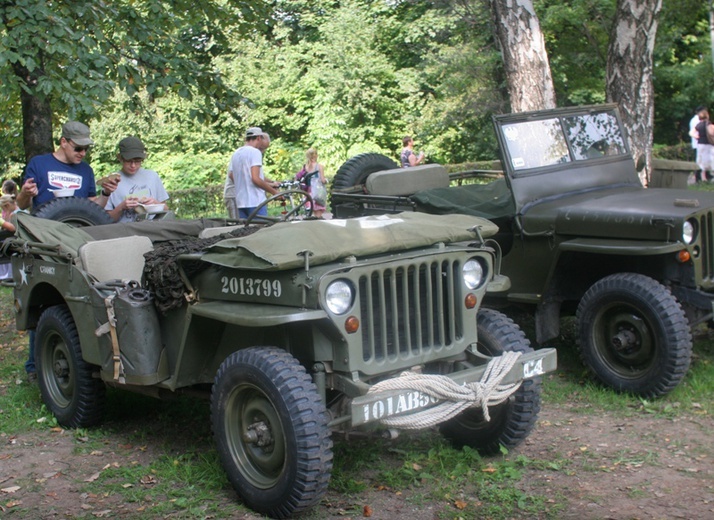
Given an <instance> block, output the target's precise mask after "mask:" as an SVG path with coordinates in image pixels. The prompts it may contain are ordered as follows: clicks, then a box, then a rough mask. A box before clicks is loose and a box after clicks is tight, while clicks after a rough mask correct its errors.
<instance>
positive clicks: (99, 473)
mask: <svg viewBox="0 0 714 520" xmlns="http://www.w3.org/2000/svg"><path fill="white" fill-rule="evenodd" d="M101 474H102V472H101V471H97V472H96V473H95V474H94V475H91V476H89V477H87V478H85V479H84V481H85V482H94V481H95V480H97V479H98V478H99V475H101Z"/></svg>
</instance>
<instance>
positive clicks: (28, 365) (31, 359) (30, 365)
mask: <svg viewBox="0 0 714 520" xmlns="http://www.w3.org/2000/svg"><path fill="white" fill-rule="evenodd" d="M36 371H37V369H36V368H35V331H34V330H31V331H30V354H29V355H28V356H27V361H25V372H27V373H28V374H29V373H30V372H36Z"/></svg>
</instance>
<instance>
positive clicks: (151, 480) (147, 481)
mask: <svg viewBox="0 0 714 520" xmlns="http://www.w3.org/2000/svg"><path fill="white" fill-rule="evenodd" d="M139 482H141V483H142V484H144V485H145V486H153V485H154V484H156V482H157V480H156V477H154V476H153V475H146V476H144V477H141V480H140V481H139Z"/></svg>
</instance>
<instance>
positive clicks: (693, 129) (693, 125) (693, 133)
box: [689, 105, 711, 184]
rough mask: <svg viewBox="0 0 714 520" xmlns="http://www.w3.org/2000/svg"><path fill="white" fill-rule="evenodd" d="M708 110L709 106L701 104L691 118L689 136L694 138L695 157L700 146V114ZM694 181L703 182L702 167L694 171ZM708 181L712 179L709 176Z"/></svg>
mask: <svg viewBox="0 0 714 520" xmlns="http://www.w3.org/2000/svg"><path fill="white" fill-rule="evenodd" d="M706 110H707V107H705V106H703V105H699V106H698V107H697V108H696V109H695V110H694V116H692V119H690V120H689V136H690V137H691V138H692V148H693V149H694V155H695V157H697V156H698V151H697V148H698V144H699V132H697V125H698V124H699V114H700V113H702V112H706ZM695 160H696V159H695ZM697 162H698V161H697ZM694 181H695V182H696V183H697V184H699V183H700V182H702V170H701V168H700V169H699V170H697V171H696V172H694ZM707 181H711V179H710V178H707Z"/></svg>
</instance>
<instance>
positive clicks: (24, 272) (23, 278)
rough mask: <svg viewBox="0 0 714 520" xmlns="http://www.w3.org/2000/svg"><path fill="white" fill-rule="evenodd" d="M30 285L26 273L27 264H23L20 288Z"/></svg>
mask: <svg viewBox="0 0 714 520" xmlns="http://www.w3.org/2000/svg"><path fill="white" fill-rule="evenodd" d="M23 283H24V284H25V285H29V284H28V283H27V271H25V262H23V263H22V269H20V286H22V284H23Z"/></svg>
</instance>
